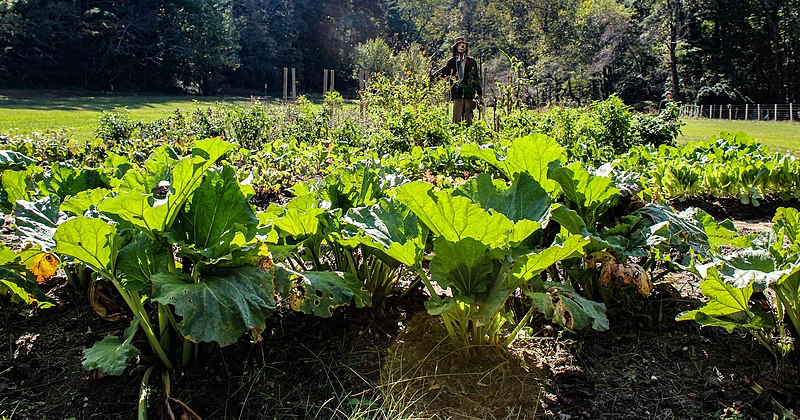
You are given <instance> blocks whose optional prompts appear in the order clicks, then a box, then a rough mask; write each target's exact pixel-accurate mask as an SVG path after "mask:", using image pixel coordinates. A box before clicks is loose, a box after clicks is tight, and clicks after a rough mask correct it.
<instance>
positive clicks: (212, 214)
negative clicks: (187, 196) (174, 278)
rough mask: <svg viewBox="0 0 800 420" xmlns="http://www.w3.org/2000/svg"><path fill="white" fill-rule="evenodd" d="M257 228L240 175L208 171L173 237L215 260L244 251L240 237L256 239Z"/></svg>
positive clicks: (182, 215)
mask: <svg viewBox="0 0 800 420" xmlns="http://www.w3.org/2000/svg"><path fill="white" fill-rule="evenodd" d="M257 228H258V218H256V215H255V213H253V209H252V208H251V207H250V203H249V202H248V201H247V198H245V196H244V194H243V193H242V190H241V188H239V181H238V180H237V179H236V173H235V172H234V170H233V168H230V167H228V166H226V167H224V168H222V169H221V170H213V169H212V170H209V171H208V174H207V175H206V178H205V179H204V180H203V183H202V184H200V188H198V189H197V191H195V193H194V195H193V196H192V201H191V203H190V205H189V206H188V209H187V210H186V211H184V212H181V214H180V216H179V217H178V218H177V219H176V222H175V224H174V226H173V230H172V232H171V234H170V236H171V237H173V238H174V239H175V240H176V241H184V242H187V243H189V244H192V245H193V246H194V247H195V248H196V249H199V250H201V251H202V254H203V255H204V256H205V257H207V258H211V259H215V258H219V257H222V256H224V255H227V254H230V253H231V252H232V251H233V250H234V249H237V248H240V246H237V245H236V242H238V241H234V238H235V237H236V236H237V234H241V235H242V236H243V240H244V241H245V242H247V241H250V240H252V239H253V238H254V237H255V234H256V229H257Z"/></svg>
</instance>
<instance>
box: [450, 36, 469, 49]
mask: <svg viewBox="0 0 800 420" xmlns="http://www.w3.org/2000/svg"><path fill="white" fill-rule="evenodd" d="M462 42H463V43H465V44H467V45H469V42H467V39H466V38H464V37H463V36H460V37H458V38H456V40H455V41H454V42H453V45H452V48H455V47H456V45H458V44H460V43H462Z"/></svg>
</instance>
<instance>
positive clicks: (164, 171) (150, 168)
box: [98, 140, 233, 236]
mask: <svg viewBox="0 0 800 420" xmlns="http://www.w3.org/2000/svg"><path fill="white" fill-rule="evenodd" d="M209 141H210V142H211V143H208V142H209ZM203 142H205V143H203ZM203 142H198V143H202V145H203V146H205V147H206V148H207V149H208V150H210V151H206V149H197V148H196V149H195V150H193V153H194V156H192V157H185V158H182V159H180V160H177V161H171V160H170V158H169V157H168V156H164V155H162V154H159V155H156V156H154V157H153V158H151V159H156V158H159V159H162V160H158V161H152V160H151V161H148V163H147V164H146V165H145V167H144V168H142V169H139V170H138V171H137V170H133V169H132V170H129V171H128V172H127V173H126V174H125V178H124V180H123V181H124V182H123V183H122V184H121V185H120V186H119V188H120V189H121V191H119V192H118V194H117V196H115V197H111V198H108V199H106V200H104V201H103V202H101V203H100V205H99V206H98V209H99V210H100V211H101V212H104V213H108V214H112V215H116V216H117V217H119V218H121V219H122V220H125V221H127V222H129V223H131V224H132V225H133V226H135V227H136V228H138V229H140V230H142V231H144V232H147V233H148V234H149V235H151V236H152V235H153V233H163V232H165V231H166V230H168V229H169V228H170V227H171V226H172V223H173V222H174V221H175V218H176V217H177V216H178V213H179V212H180V211H181V210H182V209H183V207H184V206H185V204H186V201H187V200H188V199H189V196H190V195H191V194H192V193H193V192H194V191H195V189H197V187H198V186H200V183H201V181H202V179H203V175H204V174H205V172H206V170H207V169H208V168H210V167H211V166H212V165H213V164H214V163H215V162H216V160H217V159H219V158H220V157H221V156H222V155H223V154H224V153H225V152H227V151H228V150H231V149H232V147H233V146H232V145H230V144H229V143H225V142H223V141H221V140H213V141H212V140H207V141H206V140H204V141H203ZM174 162H177V163H174ZM157 179H158V180H159V181H156V180H157ZM162 183H163V184H162ZM162 185H163V186H164V188H163V189H164V191H163V193H164V194H163V195H162V191H161V189H162Z"/></svg>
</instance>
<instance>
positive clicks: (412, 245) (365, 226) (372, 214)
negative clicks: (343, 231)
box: [344, 199, 428, 267]
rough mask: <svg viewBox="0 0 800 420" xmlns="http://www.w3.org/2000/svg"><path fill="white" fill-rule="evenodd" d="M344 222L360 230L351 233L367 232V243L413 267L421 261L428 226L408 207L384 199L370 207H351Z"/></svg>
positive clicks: (355, 234)
mask: <svg viewBox="0 0 800 420" xmlns="http://www.w3.org/2000/svg"><path fill="white" fill-rule="evenodd" d="M344 221H345V222H346V223H348V224H349V225H351V226H352V227H354V228H356V229H357V230H358V232H350V234H351V236H357V237H362V236H361V235H359V233H363V235H364V240H363V241H362V243H363V244H364V245H366V246H369V247H372V248H376V249H379V250H380V251H382V252H383V253H384V254H386V255H388V256H389V257H391V258H393V259H395V260H397V261H398V262H400V263H402V264H405V265H407V266H410V267H411V266H414V265H415V264H416V263H417V262H419V261H421V258H422V252H423V251H424V249H425V241H426V240H427V238H428V228H427V227H426V226H424V225H421V224H420V223H419V218H418V217H417V216H416V215H415V214H414V213H412V212H411V210H410V209H409V208H408V207H406V206H404V205H402V204H400V203H398V202H396V201H392V200H388V199H382V200H380V201H379V202H378V203H376V204H374V205H372V206H369V207H359V208H354V209H350V211H348V212H347V214H346V215H345V217H344Z"/></svg>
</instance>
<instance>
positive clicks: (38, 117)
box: [0, 91, 249, 139]
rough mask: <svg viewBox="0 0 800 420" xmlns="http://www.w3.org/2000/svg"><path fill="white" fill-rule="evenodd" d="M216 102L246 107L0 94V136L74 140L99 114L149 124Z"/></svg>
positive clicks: (84, 135)
mask: <svg viewBox="0 0 800 420" xmlns="http://www.w3.org/2000/svg"><path fill="white" fill-rule="evenodd" d="M220 102H225V103H236V104H247V103H248V102H249V99H248V98H243V97H200V98H196V97H189V96H130V95H125V96H109V95H97V96H91V95H80V96H73V95H57V94H55V95H54V94H48V93H47V92H45V91H34V92H30V91H25V92H24V93H19V92H0V134H4V135H26V134H30V133H32V132H45V131H48V130H51V131H52V130H60V129H67V130H68V131H69V132H70V134H71V135H72V136H74V137H75V138H78V139H88V138H91V137H92V136H93V133H94V129H95V127H96V126H97V122H98V120H99V119H100V117H101V116H102V114H103V111H111V110H114V109H116V108H127V109H128V111H130V116H131V118H132V119H134V120H137V121H146V122H149V121H153V120H156V119H158V118H163V117H166V116H168V115H169V114H170V113H172V112H174V111H175V110H181V111H191V110H194V109H195V108H198V107H213V106H215V105H217V104H218V103H220Z"/></svg>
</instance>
